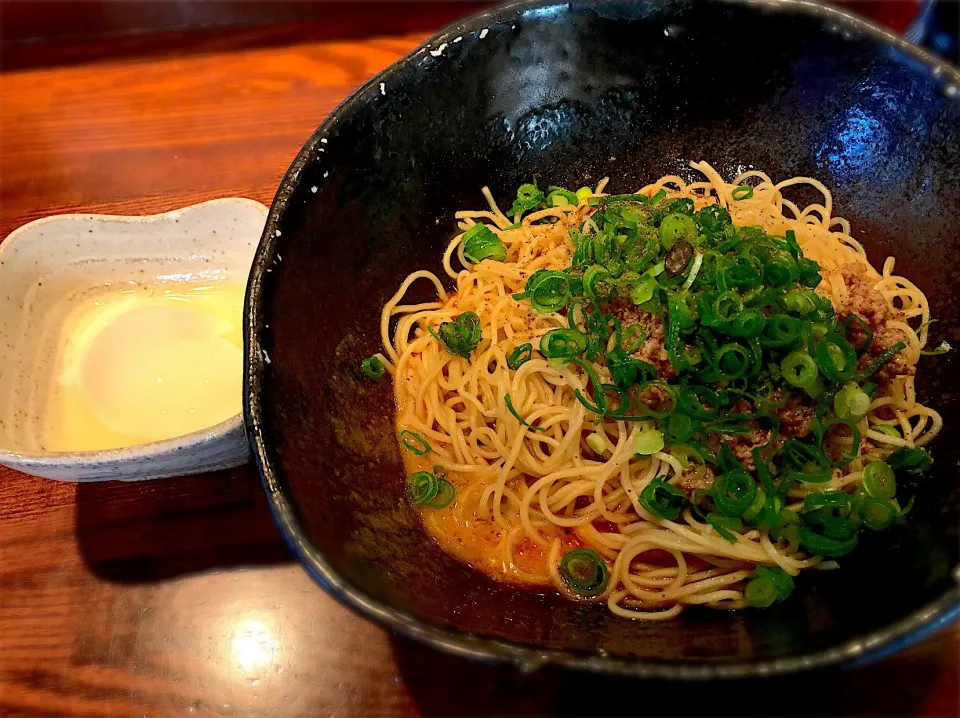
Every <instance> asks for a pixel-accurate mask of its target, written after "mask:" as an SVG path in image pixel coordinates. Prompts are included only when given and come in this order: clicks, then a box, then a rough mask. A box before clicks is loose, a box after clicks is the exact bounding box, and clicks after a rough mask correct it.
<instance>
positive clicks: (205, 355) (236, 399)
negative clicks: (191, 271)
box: [43, 282, 244, 451]
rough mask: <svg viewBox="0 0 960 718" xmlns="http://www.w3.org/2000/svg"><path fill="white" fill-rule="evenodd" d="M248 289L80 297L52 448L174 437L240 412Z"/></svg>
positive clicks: (164, 289)
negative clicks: (242, 327) (244, 298)
mask: <svg viewBox="0 0 960 718" xmlns="http://www.w3.org/2000/svg"><path fill="white" fill-rule="evenodd" d="M243 294H244V287H243V285H240V284H229V283H219V282H207V283H188V282H170V283H159V284H154V285H152V286H134V287H131V286H130V285H122V286H120V287H117V286H113V287H101V288H99V289H98V290H97V291H94V292H90V293H88V294H86V295H85V296H83V297H82V298H81V300H80V301H78V302H77V304H76V305H75V307H74V309H73V311H72V312H71V313H70V316H69V317H68V318H67V321H66V322H65V323H64V326H63V330H62V332H61V335H60V342H59V344H58V347H57V354H58V356H57V367H58V369H57V372H56V375H55V377H54V382H53V386H52V387H51V391H50V401H49V404H48V407H49V409H48V411H47V413H46V414H47V421H46V426H45V431H44V434H45V436H44V437H43V444H44V448H45V449H47V450H48V451H88V450H97V449H111V448H119V447H123V446H132V445H134V444H142V443H146V442H151V441H159V440H162V439H170V438H173V437H176V436H180V435H182V434H186V433H189V432H192V431H197V430H200V429H205V428H207V427H210V426H213V425H215V424H218V423H220V422H221V421H224V420H226V419H229V418H230V417H232V416H234V415H236V414H237V413H239V411H240V408H241V392H242V383H243V339H242V335H241V324H242V315H243Z"/></svg>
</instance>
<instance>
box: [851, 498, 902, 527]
mask: <svg viewBox="0 0 960 718" xmlns="http://www.w3.org/2000/svg"><path fill="white" fill-rule="evenodd" d="M859 512H860V520H861V521H862V522H863V525H864V526H866V527H867V528H868V529H872V530H874V531H883V530H884V529H887V528H889V527H890V524H892V523H893V522H894V520H895V519H896V518H897V516H898V515H899V513H900V512H899V511H898V510H897V507H896V506H895V505H894V503H893V502H892V501H887V500H884V499H879V498H877V497H875V496H866V497H864V498H863V500H862V501H861V502H860V507H859Z"/></svg>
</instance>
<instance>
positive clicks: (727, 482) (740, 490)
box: [710, 469, 758, 517]
mask: <svg viewBox="0 0 960 718" xmlns="http://www.w3.org/2000/svg"><path fill="white" fill-rule="evenodd" d="M757 493H758V490H757V482H756V481H754V480H753V477H751V476H750V474H748V473H747V472H746V471H743V470H742V469H734V470H733V471H725V472H724V473H722V474H721V475H720V476H718V477H717V478H716V480H715V481H714V482H713V486H712V487H711V488H710V495H711V496H713V502H714V503H715V504H716V505H717V508H718V509H719V510H720V513H722V514H723V515H724V516H735V517H740V516H743V515H744V513H746V511H747V509H749V508H750V506H751V505H752V504H753V502H754V499H756V498H757Z"/></svg>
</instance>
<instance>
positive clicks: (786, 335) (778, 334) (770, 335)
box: [760, 314, 816, 367]
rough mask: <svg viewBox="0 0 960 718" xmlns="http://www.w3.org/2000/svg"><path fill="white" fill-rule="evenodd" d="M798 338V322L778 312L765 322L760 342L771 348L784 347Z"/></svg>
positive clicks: (795, 341) (791, 344)
mask: <svg viewBox="0 0 960 718" xmlns="http://www.w3.org/2000/svg"><path fill="white" fill-rule="evenodd" d="M799 339H800V322H798V321H797V320H796V319H795V318H793V317H789V316H787V315H786V314H778V315H777V316H775V317H773V318H772V319H770V320H769V321H768V322H767V323H766V326H765V327H764V331H763V334H762V335H761V336H760V344H761V345H763V346H765V347H770V348H773V349H785V348H787V347H790V346H794V345H795V344H796V343H797V341H798V340H799ZM814 367H816V365H814Z"/></svg>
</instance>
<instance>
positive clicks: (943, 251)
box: [245, 0, 960, 679]
mask: <svg viewBox="0 0 960 718" xmlns="http://www.w3.org/2000/svg"><path fill="white" fill-rule="evenodd" d="M958 84H960V75H958V73H957V71H956V70H955V69H953V68H951V67H949V66H946V65H944V64H938V63H937V62H936V61H935V60H934V59H932V58H931V57H929V56H927V55H925V54H924V53H923V52H922V51H919V50H917V49H915V48H913V47H911V46H909V45H907V44H906V43H904V42H902V41H900V40H898V39H897V38H894V37H892V36H890V35H888V34H886V33H884V32H883V31H881V30H879V29H877V28H874V27H872V26H870V25H867V24H865V23H863V22H861V21H859V20H856V19H853V18H851V17H849V16H847V15H844V14H843V13H841V12H838V11H835V10H829V9H825V8H822V7H819V6H817V5H815V4H813V3H806V2H804V3H800V2H732V1H731V2H720V1H715V0H663V1H661V0H657V1H656V2H654V1H653V0H650V1H642V2H633V3H628V2H603V3H587V2H572V3H561V4H545V3H542V2H541V3H517V4H513V5H509V6H506V7H503V8H500V9H497V10H493V11H491V12H489V13H486V14H483V15H479V16H476V17H473V18H471V19H469V20H466V21H464V22H462V23H460V24H458V25H456V26H454V27H452V28H450V29H448V30H446V31H444V32H442V33H441V34H440V35H438V36H437V37H435V38H434V39H432V40H430V41H429V42H428V43H427V44H426V45H425V46H424V47H422V48H420V49H418V50H416V51H415V52H414V53H412V54H411V55H410V56H408V57H407V58H406V59H404V60H403V61H401V62H400V63H398V64H397V65H395V66H393V67H392V68H390V69H388V70H387V71H386V72H384V73H383V74H382V75H380V76H379V77H376V78H374V79H373V80H372V81H371V82H369V83H368V84H367V85H365V86H364V87H363V88H361V89H360V90H359V91H358V92H357V93H356V94H355V95H353V96H352V97H351V98H350V99H349V100H347V101H346V102H345V103H344V104H343V105H342V106H341V107H339V108H338V109H337V110H336V111H335V112H334V113H333V114H332V115H331V116H330V117H329V118H328V119H327V120H326V121H325V122H324V123H323V125H321V127H320V128H319V129H318V131H317V132H316V133H315V134H314V136H313V137H312V138H311V139H310V140H309V141H308V142H307V144H306V145H305V147H304V149H303V150H302V152H301V153H300V155H299V156H298V157H297V159H296V160H295V162H294V163H293V166H292V167H291V168H290V170H289V172H288V174H287V176H286V177H285V178H284V180H283V183H282V184H281V186H280V189H279V191H278V193H277V197H276V199H275V201H274V204H273V207H272V208H271V213H270V217H269V219H268V222H267V227H266V229H265V232H264V238H263V240H262V242H261V246H260V249H259V251H258V254H257V258H256V261H255V263H254V269H253V273H252V276H251V283H250V285H249V287H248V300H247V305H248V316H247V319H246V321H247V326H246V327H245V331H246V346H247V351H248V357H247V364H248V366H247V372H248V373H247V381H248V397H247V400H248V403H247V405H246V417H247V422H248V428H249V431H250V437H251V440H252V442H253V445H254V451H255V456H256V459H257V462H258V464H259V467H260V470H261V472H262V475H263V480H264V486H265V488H266V491H267V493H268V495H269V500H270V502H271V505H272V508H273V511H274V513H275V516H276V518H277V521H278V523H279V525H280V526H281V528H282V529H283V531H284V532H285V534H286V536H287V538H288V540H289V543H290V545H291V547H292V548H293V550H294V552H295V553H296V554H297V555H298V557H299V558H300V560H301V561H302V562H303V563H304V565H305V566H306V568H307V569H308V570H309V571H310V572H311V573H312V574H313V576H314V577H315V578H316V579H317V581H318V582H319V583H321V584H322V585H323V586H325V587H326V588H327V589H328V590H330V591H331V592H332V593H333V594H334V595H336V596H337V597H339V598H340V599H341V600H342V601H344V602H345V603H346V604H348V605H350V606H352V607H353V608H355V609H356V610H358V611H359V612H361V613H363V614H364V615H366V616H368V617H370V618H372V619H374V620H377V621H379V622H380V623H382V624H383V625H385V626H388V627H389V628H391V629H394V630H397V631H400V632H402V633H405V634H407V635H410V636H413V637H416V638H418V639H421V640H423V641H426V642H427V643H430V644H431V645H434V646H436V647H438V648H442V649H445V650H449V651H452V652H456V653H458V654H461V655H467V656H472V657H476V658H481V659H491V660H507V661H511V662H513V663H515V664H516V665H518V666H520V667H522V668H535V667H537V666H539V665H542V664H545V663H557V664H563V665H568V666H575V667H580V668H587V669H591V670H598V671H607V672H617V673H624V674H631V675H637V676H660V677H668V678H684V679H693V678H711V677H737V676H756V675H768V674H775V673H784V672H790V671H797V670H802V669H808V668H813V667H819V666H824V665H829V664H832V663H838V662H847V663H850V662H856V661H858V660H867V659H870V658H874V657H876V656H878V655H882V654H884V653H886V652H889V651H893V650H896V649H898V648H899V647H902V646H903V645H905V644H906V643H908V642H910V641H914V640H917V639H918V638H919V637H920V636H922V635H924V634H926V633H927V632H929V631H931V630H934V629H935V628H936V627H938V626H942V625H944V624H945V623H946V622H948V621H950V620H953V619H954V618H955V617H956V616H957V614H958V611H960V590H958V586H957V582H958V579H960V574H958V570H957V568H956V567H957V562H958V531H957V512H958V508H960V482H958V481H957V477H956V467H957V464H958V461H960V434H958V431H960V403H958V402H960V380H958V379H957V378H956V367H957V364H956V359H955V356H954V355H952V354H951V355H948V356H946V357H943V358H940V359H937V360H924V363H923V364H922V368H921V376H920V377H919V381H918V386H919V390H920V392H921V394H922V396H923V397H924V398H925V399H926V400H927V401H929V402H930V403H931V404H932V405H934V406H936V407H937V408H938V409H939V410H940V411H941V412H942V413H943V415H944V418H945V419H946V422H947V425H946V429H945V431H944V433H943V435H942V437H941V438H940V439H939V440H938V441H937V444H936V456H937V461H936V465H935V470H934V471H932V472H931V473H930V475H929V476H926V477H924V480H923V482H921V483H918V484H917V485H916V486H906V487H904V489H903V490H904V492H906V493H909V492H912V491H916V495H917V504H916V509H915V511H914V513H913V514H912V515H911V517H910V521H909V523H908V524H907V525H906V526H903V527H897V528H895V529H893V530H891V531H889V532H887V533H885V534H883V535H873V536H864V537H863V539H862V546H861V548H860V549H859V550H858V552H857V553H856V554H855V555H854V556H851V557H850V558H846V559H844V560H843V561H842V564H843V567H842V570H840V571H834V572H820V573H813V574H812V575H811V574H806V575H804V576H803V577H801V579H800V580H799V581H798V590H797V591H796V593H795V595H794V597H792V598H791V600H789V601H788V602H786V603H785V604H783V605H777V606H775V607H773V608H770V609H767V610H764V611H758V610H747V611H743V612H739V613H726V612H715V611H709V610H699V611H698V610H690V611H687V612H685V613H683V614H682V615H681V617H680V618H679V619H678V620H675V621H671V622H666V623H636V622H630V621H625V620H623V619H619V618H616V617H614V616H613V615H611V614H610V613H609V612H608V611H606V610H605V609H604V608H603V607H599V606H590V605H581V604H576V603H571V602H567V601H564V600H561V599H559V598H558V597H557V596H554V595H543V594H538V593H536V592H533V591H527V590H520V589H515V588H511V587H509V586H505V585H502V584H498V583H495V582H493V581H491V580H489V579H487V578H485V577H484V576H482V575H480V574H478V573H477V572H475V571H473V570H472V569H470V568H469V567H467V566H465V565H462V564H460V563H458V562H457V561H455V560H454V559H452V558H451V557H450V556H448V555H446V554H445V553H444V552H443V551H441V550H440V549H439V547H438V546H437V545H436V544H435V543H433V542H432V541H430V540H428V539H427V538H426V536H425V535H424V534H423V532H422V531H421V529H420V527H419V525H418V521H417V515H416V513H415V512H414V511H413V510H412V509H411V508H410V507H408V506H407V505H406V503H405V502H404V501H403V499H402V497H401V492H402V485H403V479H404V476H403V469H402V463H401V459H400V456H399V451H398V448H397V445H396V441H395V440H394V438H393V432H394V425H393V413H394V412H393V405H392V399H393V396H392V392H391V389H390V386H389V383H388V382H382V383H378V384H375V383H371V382H365V381H363V380H361V378H360V377H359V374H358V371H357V365H358V363H359V361H360V359H361V358H363V357H365V356H367V355H369V354H371V353H372V352H374V351H376V350H377V349H378V347H379V337H378V322H379V316H380V308H381V306H382V304H383V303H384V301H385V300H386V299H387V298H389V297H390V295H391V294H392V293H393V292H394V291H395V289H396V288H397V286H398V285H399V283H400V281H401V280H402V278H403V277H404V276H405V275H406V274H407V273H408V272H410V271H413V270H414V269H417V268H422V267H428V268H432V269H433V270H434V271H436V272H438V273H440V272H441V268H440V257H441V253H442V250H443V248H444V247H445V246H446V242H447V241H448V238H449V237H450V235H451V233H452V232H453V231H454V227H455V225H454V222H453V213H454V211H455V210H457V209H460V208H475V207H476V208H479V207H482V206H483V199H482V197H481V196H480V193H479V188H480V187H481V186H482V185H489V186H490V187H491V189H492V191H493V194H494V196H496V197H498V198H501V199H502V200H503V202H504V203H506V204H509V201H510V198H511V197H512V195H513V193H514V192H515V190H516V187H517V186H518V185H519V184H520V183H522V182H525V181H529V179H530V177H531V176H534V175H535V176H537V177H538V178H539V181H540V183H541V185H542V186H546V185H549V184H559V185H567V186H579V185H581V184H584V183H587V182H595V181H597V180H598V179H600V178H601V177H604V176H609V177H611V183H610V187H611V188H612V189H613V190H614V191H629V190H633V189H635V188H636V187H638V186H641V185H642V184H644V183H646V182H647V181H649V180H650V179H652V178H655V177H659V176H661V175H663V174H667V173H679V174H690V172H689V170H688V169H687V168H686V165H687V162H688V161H689V160H691V159H698V160H700V159H702V160H708V161H709V162H711V163H712V164H713V165H714V166H715V167H717V168H718V169H720V170H721V172H723V173H726V174H732V173H734V172H735V171H736V170H739V169H741V168H744V167H751V166H752V167H756V168H760V169H763V170H765V171H767V172H768V173H770V174H771V175H772V176H773V177H775V178H785V177H789V176H793V175H798V174H805V175H811V176H814V177H817V178H819V179H821V180H823V181H824V182H826V183H827V184H828V185H829V186H830V187H831V188H832V189H833V190H834V197H835V200H836V205H837V206H836V211H837V213H838V214H841V215H843V216H845V217H847V218H848V219H850V221H851V222H852V224H853V227H854V228H855V229H854V234H855V236H856V237H857V238H862V239H863V240H864V242H865V243H866V245H867V248H868V251H869V253H870V256H871V258H872V259H873V260H874V261H875V262H878V263H879V262H882V260H883V258H884V257H886V256H887V255H888V254H891V253H892V254H896V256H897V258H898V264H897V267H898V271H899V272H901V273H903V274H905V275H907V276H909V277H913V278H914V279H916V281H917V282H918V283H919V284H920V285H921V286H922V287H923V288H924V289H925V290H926V292H927V294H928V296H929V297H930V299H931V301H932V302H933V306H934V310H935V314H936V316H937V317H938V319H939V320H940V323H938V324H936V325H934V330H933V341H934V343H936V342H938V341H939V340H940V339H942V338H949V339H951V340H956V339H957V338H958V337H960V302H957V294H956V291H955V289H954V287H955V286H956V281H957V280H956V277H955V274H954V272H955V270H954V269H953V267H955V266H956V259H955V258H956V256H957V251H958V249H960V100H958V98H957V85H958ZM424 291H426V290H424ZM268 359H269V361H268Z"/></svg>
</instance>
